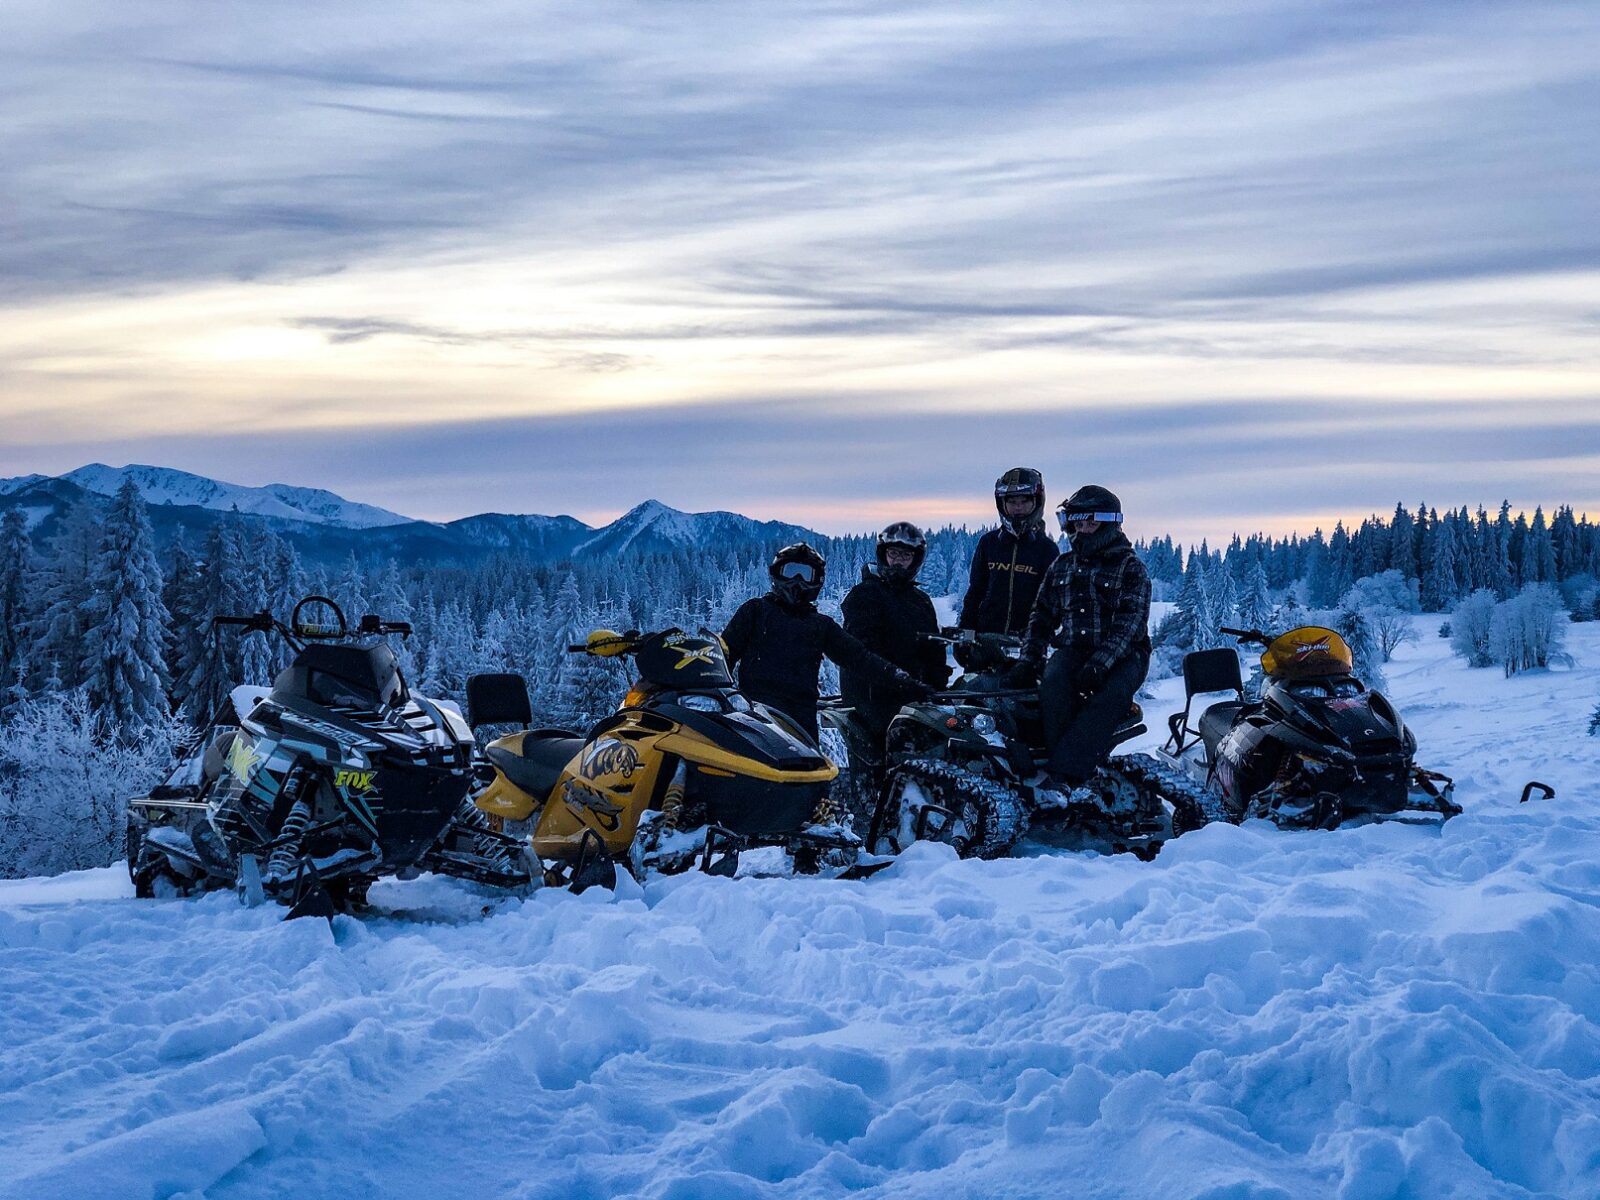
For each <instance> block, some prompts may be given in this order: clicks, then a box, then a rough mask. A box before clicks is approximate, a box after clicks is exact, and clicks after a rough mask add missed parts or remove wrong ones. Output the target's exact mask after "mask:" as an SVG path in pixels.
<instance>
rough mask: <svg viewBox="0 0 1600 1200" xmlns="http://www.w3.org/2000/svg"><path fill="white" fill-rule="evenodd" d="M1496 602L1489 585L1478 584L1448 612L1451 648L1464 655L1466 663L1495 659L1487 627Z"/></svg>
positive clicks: (1486, 662) (1484, 664) (1483, 664)
mask: <svg viewBox="0 0 1600 1200" xmlns="http://www.w3.org/2000/svg"><path fill="white" fill-rule="evenodd" d="M1498 603H1499V601H1498V600H1496V599H1495V594H1494V593H1493V592H1491V591H1490V590H1489V589H1488V588H1479V589H1478V590H1477V591H1475V592H1473V593H1472V595H1470V596H1468V597H1467V598H1466V599H1465V600H1463V601H1462V602H1461V603H1460V604H1458V605H1456V606H1455V609H1454V610H1453V611H1452V612H1451V613H1450V648H1451V649H1452V650H1453V651H1455V653H1457V654H1459V655H1460V656H1461V657H1462V658H1464V659H1466V660H1467V666H1469V667H1487V666H1489V665H1490V664H1492V663H1493V662H1494V655H1493V654H1491V653H1490V651H1489V628H1490V626H1491V625H1492V624H1493V622H1494V609H1495V605H1496V604H1498Z"/></svg>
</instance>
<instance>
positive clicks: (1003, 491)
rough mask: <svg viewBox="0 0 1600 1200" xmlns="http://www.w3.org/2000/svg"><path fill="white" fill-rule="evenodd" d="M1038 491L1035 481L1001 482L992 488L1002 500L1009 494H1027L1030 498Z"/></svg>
mask: <svg viewBox="0 0 1600 1200" xmlns="http://www.w3.org/2000/svg"><path fill="white" fill-rule="evenodd" d="M1038 491H1039V485H1038V484H1037V483H1002V484H1000V485H999V486H998V487H996V488H995V489H994V494H995V497H996V498H997V499H1000V500H1004V499H1006V498H1007V497H1010V496H1028V497H1030V498H1031V497H1033V496H1035V495H1037V494H1038Z"/></svg>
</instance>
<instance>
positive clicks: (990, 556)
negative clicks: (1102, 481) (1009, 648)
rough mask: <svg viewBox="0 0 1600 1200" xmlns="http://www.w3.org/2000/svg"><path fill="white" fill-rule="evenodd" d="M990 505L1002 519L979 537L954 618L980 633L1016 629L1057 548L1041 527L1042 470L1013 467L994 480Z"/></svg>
mask: <svg viewBox="0 0 1600 1200" xmlns="http://www.w3.org/2000/svg"><path fill="white" fill-rule="evenodd" d="M994 506H995V508H996V510H998V512H999V513H1000V525H999V527H998V528H996V529H991V530H989V531H988V532H987V533H985V534H984V535H983V536H982V537H981V538H979V539H978V546H977V549H976V550H975V551H974V552H973V555H972V573H971V576H970V577H969V579H968V581H967V594H966V595H965V596H964V597H963V598H962V601H961V614H960V616H959V617H958V618H957V620H956V624H957V625H959V626H960V627H961V628H962V629H972V630H976V631H977V632H979V633H1009V634H1020V633H1022V632H1023V631H1024V630H1025V629H1027V627H1028V614H1029V613H1030V612H1032V611H1033V598H1034V596H1035V595H1036V594H1037V593H1038V591H1039V584H1040V583H1041V582H1042V581H1043V580H1044V573H1045V572H1046V571H1047V570H1049V568H1050V564H1051V563H1053V562H1054V561H1055V560H1056V555H1057V554H1059V553H1060V551H1059V550H1058V549H1057V548H1056V543H1055V539H1053V538H1052V537H1050V536H1049V535H1048V534H1047V533H1045V530H1044V476H1042V475H1040V474H1039V472H1037V471H1035V470H1034V469H1033V468H1032V467H1012V468H1011V470H1009V471H1007V472H1006V473H1005V474H1004V475H1002V476H1000V478H999V479H997V480H995V482H994ZM963 665H966V664H963Z"/></svg>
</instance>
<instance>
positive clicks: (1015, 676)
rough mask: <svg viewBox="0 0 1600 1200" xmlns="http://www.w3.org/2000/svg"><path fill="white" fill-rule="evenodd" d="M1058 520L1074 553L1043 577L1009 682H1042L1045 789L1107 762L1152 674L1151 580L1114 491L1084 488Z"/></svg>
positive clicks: (1083, 778) (1075, 781) (1077, 783)
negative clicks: (1147, 674)
mask: <svg viewBox="0 0 1600 1200" xmlns="http://www.w3.org/2000/svg"><path fill="white" fill-rule="evenodd" d="M1056 516H1057V519H1058V520H1059V521H1060V523H1061V528H1062V531H1063V532H1065V533H1067V534H1068V535H1069V537H1070V539H1071V549H1070V550H1069V551H1068V552H1067V553H1066V554H1063V555H1062V556H1061V557H1060V558H1058V559H1056V561H1055V562H1054V563H1052V564H1051V565H1050V569H1049V571H1048V572H1046V574H1045V577H1044V582H1043V584H1041V585H1040V588H1039V595H1038V598H1037V599H1036V600H1035V601H1034V606H1033V614H1032V616H1031V617H1030V618H1029V620H1028V633H1027V637H1026V639H1025V640H1024V642H1023V647H1022V655H1021V657H1020V658H1019V660H1018V662H1017V665H1016V666H1015V667H1013V668H1012V669H1011V672H1010V674H1009V675H1008V677H1007V682H1008V683H1009V684H1011V685H1012V686H1014V687H1026V686H1031V685H1032V684H1033V683H1034V682H1036V681H1038V682H1039V683H1040V687H1039V700H1040V706H1041V708H1042V709H1043V717H1044V732H1045V744H1046V745H1047V746H1048V747H1049V748H1050V761H1049V765H1048V768H1047V773H1048V775H1049V781H1048V785H1049V786H1051V787H1056V788H1060V789H1062V790H1064V791H1071V790H1073V789H1076V788H1080V787H1082V786H1083V785H1084V784H1085V783H1087V782H1088V780H1089V777H1090V776H1091V775H1093V774H1094V773H1095V771H1097V770H1098V769H1099V768H1100V767H1101V766H1103V765H1104V764H1105V761H1106V759H1107V757H1109V755H1110V753H1111V744H1112V743H1111V737H1112V734H1113V733H1114V732H1115V731H1116V728H1117V725H1118V724H1119V723H1120V722H1121V721H1122V719H1123V718H1124V717H1125V716H1126V715H1127V713H1128V709H1129V708H1130V707H1131V705H1132V704H1133V696H1134V693H1135V692H1137V691H1138V690H1139V685H1140V684H1142V683H1143V682H1144V677H1145V672H1146V671H1148V670H1149V667H1150V633H1149V627H1150V576H1149V575H1148V574H1147V573H1146V571H1145V568H1144V564H1143V563H1142V562H1140V561H1139V556H1138V555H1137V554H1135V553H1134V551H1133V546H1132V544H1131V543H1129V541H1128V538H1127V535H1126V534H1124V533H1123V532H1122V502H1121V501H1120V500H1118V499H1117V497H1116V496H1115V495H1114V494H1113V493H1112V492H1110V491H1108V490H1107V489H1105V488H1103V487H1100V486H1098V485H1096V484H1089V485H1087V486H1085V487H1081V488H1079V489H1078V490H1077V491H1076V492H1074V493H1073V494H1072V495H1071V497H1069V498H1068V499H1067V500H1066V501H1065V502H1064V503H1063V504H1062V505H1061V506H1060V508H1059V509H1058V510H1057V513H1056ZM1049 647H1053V648H1054V653H1053V654H1051V655H1050V660H1049V662H1048V664H1047V663H1046V662H1045V653H1046V650H1047V648H1049ZM1041 667H1042V668H1043V678H1042V681H1041V679H1040V674H1041V671H1040V669H1041Z"/></svg>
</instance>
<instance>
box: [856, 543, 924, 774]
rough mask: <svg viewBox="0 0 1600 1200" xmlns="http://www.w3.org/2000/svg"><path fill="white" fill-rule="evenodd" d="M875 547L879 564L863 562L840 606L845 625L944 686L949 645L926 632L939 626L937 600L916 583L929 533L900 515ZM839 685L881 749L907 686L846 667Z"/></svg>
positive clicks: (879, 650)
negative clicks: (890, 683) (927, 637)
mask: <svg viewBox="0 0 1600 1200" xmlns="http://www.w3.org/2000/svg"><path fill="white" fill-rule="evenodd" d="M876 552H877V558H878V569H877V570H876V571H874V570H873V569H872V568H871V567H863V568H862V569H861V582H859V583H857V584H856V585H855V586H854V587H853V588H851V589H850V591H849V592H848V593H846V595H845V598H844V603H843V604H842V605H841V606H840V607H841V611H842V612H843V614H844V630H845V632H846V633H848V634H851V635H853V636H854V637H856V638H857V639H859V640H860V642H861V644H862V645H864V646H866V647H867V648H868V649H869V650H872V651H873V652H874V653H876V654H879V655H881V656H882V657H883V658H885V659H887V660H888V661H889V662H891V663H893V664H894V665H895V666H897V667H899V668H900V669H901V670H902V671H904V672H905V673H906V674H908V675H910V676H912V677H913V678H915V679H919V680H921V681H922V682H923V683H924V684H926V685H927V686H928V687H930V688H942V687H944V686H945V684H947V683H948V682H949V681H950V667H949V664H947V663H946V662H945V657H944V647H943V645H941V644H940V643H938V642H928V641H924V640H922V637H921V635H922V634H925V633H933V634H936V633H938V632H939V617H938V614H937V613H935V612H934V610H933V601H932V600H931V599H929V598H928V593H927V592H925V591H923V590H922V588H921V587H920V586H919V585H918V584H917V572H918V571H919V570H921V569H922V560H923V557H924V556H925V555H926V554H927V552H928V542H927V539H926V538H925V537H923V535H922V530H920V529H918V528H917V527H916V526H915V525H912V524H911V523H910V522H907V521H896V522H895V523H894V524H893V525H890V526H889V527H888V528H887V529H885V530H884V531H883V532H882V533H880V534H879V535H878V544H877V551H876ZM839 691H840V692H841V694H842V695H843V698H844V702H845V703H846V704H848V705H849V706H850V707H851V708H853V709H855V711H856V714H857V716H858V717H860V719H861V723H862V725H863V726H865V728H866V729H867V731H868V732H869V733H870V734H871V736H872V741H873V745H874V746H875V747H876V748H877V749H878V750H881V749H882V748H883V738H884V734H886V733H887V732H888V730H889V722H890V720H892V719H893V717H894V714H895V713H896V712H898V711H899V710H900V706H901V704H903V703H904V702H905V700H906V699H907V696H906V692H905V689H903V688H900V687H895V686H886V685H885V684H883V683H882V682H875V681H874V679H873V678H872V677H871V676H868V675H866V674H864V673H862V672H860V671H854V670H844V671H841V672H839Z"/></svg>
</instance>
